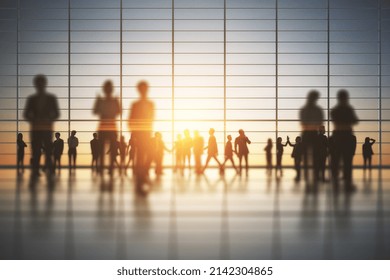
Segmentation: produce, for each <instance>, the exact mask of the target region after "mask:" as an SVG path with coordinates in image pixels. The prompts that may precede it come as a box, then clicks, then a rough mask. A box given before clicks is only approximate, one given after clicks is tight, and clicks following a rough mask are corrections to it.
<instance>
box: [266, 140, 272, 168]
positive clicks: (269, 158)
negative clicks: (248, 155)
mask: <svg viewBox="0 0 390 280" xmlns="http://www.w3.org/2000/svg"><path fill="white" fill-rule="evenodd" d="M272 146H273V144H272V139H271V138H268V141H267V146H265V148H264V151H265V160H266V168H267V172H268V173H271V171H272Z"/></svg>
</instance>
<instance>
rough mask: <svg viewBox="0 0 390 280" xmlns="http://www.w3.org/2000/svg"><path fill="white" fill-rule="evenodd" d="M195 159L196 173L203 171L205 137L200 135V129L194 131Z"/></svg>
mask: <svg viewBox="0 0 390 280" xmlns="http://www.w3.org/2000/svg"><path fill="white" fill-rule="evenodd" d="M193 144H194V160H195V172H196V174H201V173H202V155H203V150H204V140H203V137H201V136H200V135H199V131H197V130H195V131H194V139H193Z"/></svg>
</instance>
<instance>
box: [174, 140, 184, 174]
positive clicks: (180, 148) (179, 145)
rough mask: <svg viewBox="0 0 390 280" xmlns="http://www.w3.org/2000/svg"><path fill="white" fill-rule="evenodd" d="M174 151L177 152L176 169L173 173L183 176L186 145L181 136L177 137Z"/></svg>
mask: <svg viewBox="0 0 390 280" xmlns="http://www.w3.org/2000/svg"><path fill="white" fill-rule="evenodd" d="M173 150H174V151H175V168H174V169H173V172H176V171H179V172H180V173H181V174H183V169H184V163H183V161H184V145H183V138H182V137H181V134H178V135H177V137H176V141H175V144H174V147H173Z"/></svg>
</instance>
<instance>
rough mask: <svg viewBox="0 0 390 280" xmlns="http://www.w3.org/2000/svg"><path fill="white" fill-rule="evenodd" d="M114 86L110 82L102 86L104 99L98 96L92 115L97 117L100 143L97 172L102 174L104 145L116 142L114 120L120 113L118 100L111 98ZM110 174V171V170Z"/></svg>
mask: <svg viewBox="0 0 390 280" xmlns="http://www.w3.org/2000/svg"><path fill="white" fill-rule="evenodd" d="M113 91H114V85H113V83H112V81H106V82H104V84H103V93H104V97H101V96H98V97H97V98H96V101H95V105H94V108H93V113H94V114H95V115H98V116H99V119H100V122H99V126H98V135H99V143H100V152H99V155H100V164H99V172H101V173H103V169H104V158H105V156H104V155H105V150H106V145H108V146H111V143H113V142H116V141H117V128H116V123H115V119H116V118H117V117H118V116H119V114H120V113H121V110H122V108H121V107H120V103H119V100H118V98H116V97H113V96H112V94H113ZM110 173H112V170H110Z"/></svg>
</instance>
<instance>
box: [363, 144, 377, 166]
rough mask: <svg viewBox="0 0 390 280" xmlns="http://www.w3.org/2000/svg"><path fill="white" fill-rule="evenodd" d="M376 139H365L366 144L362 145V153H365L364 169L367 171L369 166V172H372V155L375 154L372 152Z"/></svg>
mask: <svg viewBox="0 0 390 280" xmlns="http://www.w3.org/2000/svg"><path fill="white" fill-rule="evenodd" d="M374 143H375V139H372V138H370V137H366V138H365V139H364V144H363V145H362V153H363V164H364V165H363V168H364V171H366V169H367V164H368V170H369V171H370V172H371V168H372V167H371V161H372V155H373V154H374V151H373V150H372V145H374Z"/></svg>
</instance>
